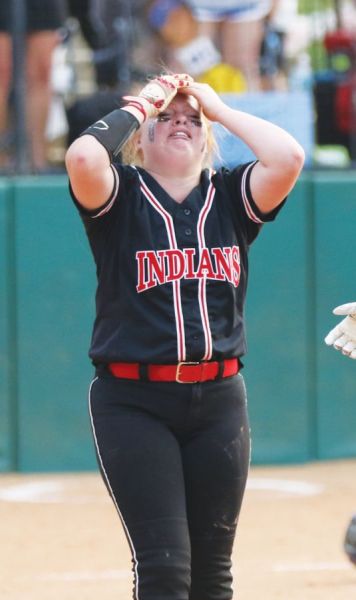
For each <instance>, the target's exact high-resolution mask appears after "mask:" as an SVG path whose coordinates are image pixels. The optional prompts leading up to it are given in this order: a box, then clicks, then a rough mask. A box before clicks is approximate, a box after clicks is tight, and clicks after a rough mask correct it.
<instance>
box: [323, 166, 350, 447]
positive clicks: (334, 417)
mask: <svg viewBox="0 0 356 600" xmlns="http://www.w3.org/2000/svg"><path fill="white" fill-rule="evenodd" d="M314 195H315V249H316V250H315V252H316V281H315V295H316V311H315V319H316V339H317V344H316V359H317V361H316V372H315V380H316V398H317V407H318V418H317V424H318V428H317V432H316V435H317V439H318V456H319V458H336V457H345V456H346V457H347V456H355V455H356V361H353V360H350V359H348V358H346V357H345V356H342V354H340V353H339V352H336V351H334V350H332V349H330V348H328V347H327V346H325V344H324V343H323V339H324V337H325V334H326V333H327V332H328V331H329V330H330V329H331V328H332V327H334V326H335V325H336V324H337V323H338V322H339V321H340V317H336V316H334V315H333V314H332V309H333V308H334V307H335V306H337V305H339V304H344V303H345V302H353V301H356V173H355V172H348V173H339V174H337V173H331V174H326V173H322V174H319V175H318V174H316V175H315V177H314Z"/></svg>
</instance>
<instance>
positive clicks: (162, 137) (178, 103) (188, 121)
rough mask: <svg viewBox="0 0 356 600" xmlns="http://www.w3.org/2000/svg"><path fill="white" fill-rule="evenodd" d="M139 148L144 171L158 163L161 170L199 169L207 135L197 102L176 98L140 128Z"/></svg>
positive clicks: (178, 96)
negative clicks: (172, 165) (174, 166)
mask: <svg viewBox="0 0 356 600" xmlns="http://www.w3.org/2000/svg"><path fill="white" fill-rule="evenodd" d="M139 146H140V149H141V151H142V154H143V165H144V166H145V167H150V166H151V164H155V165H157V161H158V160H159V161H160V163H159V164H160V165H161V166H162V167H163V166H164V165H166V164H167V165H168V164H169V163H175V164H177V166H178V165H179V166H184V165H185V164H187V166H189V167H191V166H192V164H196V165H201V163H202V161H203V159H204V157H205V153H206V146H207V131H206V126H205V124H204V123H203V122H202V120H201V110H200V106H199V104H198V102H197V100H196V99H195V98H193V97H192V96H186V95H183V94H177V96H175V98H174V99H173V100H172V102H171V103H170V104H169V106H168V107H167V108H166V109H165V110H164V111H163V112H161V113H160V114H159V115H158V117H156V118H155V119H149V120H148V121H146V122H145V123H144V124H143V126H142V127H141V136H140V140H139Z"/></svg>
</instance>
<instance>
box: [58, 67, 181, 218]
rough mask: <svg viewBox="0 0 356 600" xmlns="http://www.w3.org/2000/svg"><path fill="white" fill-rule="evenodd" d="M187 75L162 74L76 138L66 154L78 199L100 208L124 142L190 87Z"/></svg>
mask: <svg viewBox="0 0 356 600" xmlns="http://www.w3.org/2000/svg"><path fill="white" fill-rule="evenodd" d="M191 81H192V79H191V77H189V76H188V75H185V74H183V75H180V74H179V75H173V76H168V75H167V76H163V77H158V78H157V79H154V80H152V81H151V82H149V83H148V84H147V85H146V86H145V87H144V88H143V89H142V91H141V92H140V94H139V95H138V96H127V97H125V98H124V100H126V102H127V104H126V105H125V106H124V107H122V108H118V109H116V110H114V111H112V112H111V113H109V114H108V115H105V116H104V117H102V118H101V119H100V120H99V121H96V122H95V123H94V124H93V125H91V126H90V127H88V129H86V130H85V131H84V132H83V134H82V135H81V136H80V137H79V138H78V139H76V140H75V141H74V142H73V144H71V146H70V147H69V148H68V150H67V153H66V158H65V162H66V168H67V171H68V175H69V178H70V182H71V185H72V188H73V191H74V194H75V197H76V198H77V200H78V202H80V204H82V206H84V208H87V209H90V210H94V209H96V208H99V207H100V206H102V205H103V204H105V202H106V201H107V200H108V198H109V197H110V195H111V193H112V190H113V187H114V171H113V170H112V168H111V163H112V161H113V160H114V159H115V157H116V156H117V155H118V154H119V152H120V150H121V148H122V147H123V145H124V144H125V143H126V142H127V140H128V139H129V138H130V137H131V136H132V134H133V133H134V132H135V131H136V130H137V129H139V127H140V126H141V125H142V123H143V122H144V121H145V120H146V118H150V117H155V116H156V115H157V114H158V113H159V112H161V111H162V110H164V108H165V107H166V106H167V105H168V104H169V102H170V101H171V100H172V99H173V98H174V96H175V94H176V93H177V90H178V88H182V87H185V86H188V85H189V84H190V83H191Z"/></svg>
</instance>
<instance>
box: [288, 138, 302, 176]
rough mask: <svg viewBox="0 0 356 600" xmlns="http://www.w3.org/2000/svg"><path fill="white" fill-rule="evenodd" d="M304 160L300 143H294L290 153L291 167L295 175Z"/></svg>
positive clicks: (299, 170) (300, 168)
mask: <svg viewBox="0 0 356 600" xmlns="http://www.w3.org/2000/svg"><path fill="white" fill-rule="evenodd" d="M304 162H305V152H304V149H303V148H302V146H300V144H296V145H295V147H294V148H293V149H292V151H291V153H290V163H291V169H292V170H294V171H295V172H296V174H297V175H299V173H300V172H301V170H302V168H303V166H304Z"/></svg>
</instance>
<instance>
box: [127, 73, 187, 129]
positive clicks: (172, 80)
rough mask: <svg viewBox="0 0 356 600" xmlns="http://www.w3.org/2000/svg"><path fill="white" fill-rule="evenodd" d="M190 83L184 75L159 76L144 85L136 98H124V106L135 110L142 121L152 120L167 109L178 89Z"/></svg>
mask: <svg viewBox="0 0 356 600" xmlns="http://www.w3.org/2000/svg"><path fill="white" fill-rule="evenodd" d="M192 81H193V79H192V77H190V75H186V74H185V73H182V74H176V75H161V77H157V78H156V79H152V81H150V82H149V83H148V84H147V85H145V87H144V88H143V89H142V90H141V92H140V93H139V95H138V96H124V97H123V99H124V100H126V102H127V104H126V106H133V107H135V108H137V109H138V110H139V111H140V112H141V113H142V114H143V116H144V120H146V119H147V118H148V119H150V118H152V117H153V118H154V117H157V115H158V114H159V113H160V112H162V111H163V110H165V108H167V106H168V104H170V102H171V101H172V100H173V98H174V96H175V95H176V93H177V91H178V89H179V88H182V87H187V86H189V84H190V83H191V82H192Z"/></svg>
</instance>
